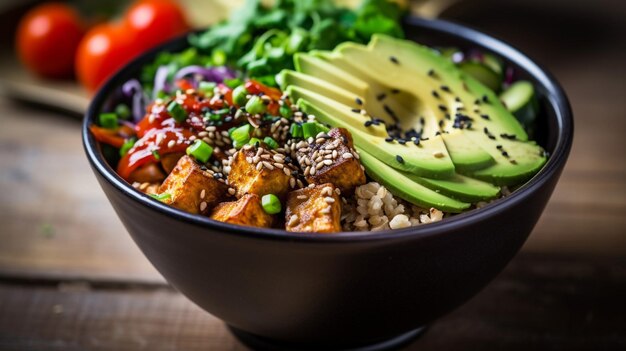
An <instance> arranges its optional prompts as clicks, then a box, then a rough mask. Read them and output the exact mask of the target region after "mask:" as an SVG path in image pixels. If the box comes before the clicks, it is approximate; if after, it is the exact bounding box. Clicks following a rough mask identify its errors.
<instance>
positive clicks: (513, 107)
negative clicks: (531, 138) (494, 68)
mask: <svg viewBox="0 0 626 351" xmlns="http://www.w3.org/2000/svg"><path fill="white" fill-rule="evenodd" d="M500 100H501V101H502V103H504V105H505V106H506V108H507V109H508V110H509V111H511V112H512V113H513V115H514V116H515V118H517V120H518V121H519V122H520V123H521V124H522V125H523V126H524V127H525V128H526V130H527V131H528V130H531V131H532V126H533V124H534V123H535V119H536V118H537V113H538V112H539V102H538V101H537V96H536V95H535V88H534V87H533V85H532V83H530V82H528V81H525V80H520V81H517V82H515V83H513V84H511V86H510V87H508V88H507V89H506V90H505V91H503V92H502V94H500Z"/></svg>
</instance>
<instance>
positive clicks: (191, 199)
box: [159, 155, 228, 214]
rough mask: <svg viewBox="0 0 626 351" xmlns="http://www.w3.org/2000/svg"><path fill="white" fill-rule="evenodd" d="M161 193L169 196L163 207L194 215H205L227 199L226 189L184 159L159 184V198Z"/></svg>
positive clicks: (214, 178) (190, 160) (190, 161)
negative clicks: (171, 207) (172, 207)
mask: <svg viewBox="0 0 626 351" xmlns="http://www.w3.org/2000/svg"><path fill="white" fill-rule="evenodd" d="M162 193H168V194H170V197H169V198H168V199H165V200H163V202H164V203H166V204H169V205H172V206H174V207H176V208H179V209H181V210H184V211H187V212H190V213H194V214H198V213H199V214H207V213H208V211H209V210H210V209H212V208H213V207H214V206H215V205H217V204H218V203H219V202H220V201H223V199H224V198H225V197H227V196H228V185H226V183H225V181H224V179H217V178H216V177H215V176H214V173H213V172H212V171H210V170H203V169H202V168H201V167H200V165H198V164H197V163H196V162H195V161H194V160H193V159H192V158H191V157H189V156H187V155H185V156H183V157H181V158H180V160H178V163H177V164H176V167H174V169H173V170H172V172H171V173H170V174H169V175H168V176H167V178H165V181H164V182H163V184H161V187H160V188H159V194H162Z"/></svg>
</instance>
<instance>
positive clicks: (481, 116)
mask: <svg viewBox="0 0 626 351" xmlns="http://www.w3.org/2000/svg"><path fill="white" fill-rule="evenodd" d="M480 118H482V119H486V120H490V118H489V115H480Z"/></svg>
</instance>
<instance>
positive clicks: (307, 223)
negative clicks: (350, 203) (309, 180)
mask: <svg viewBox="0 0 626 351" xmlns="http://www.w3.org/2000/svg"><path fill="white" fill-rule="evenodd" d="M335 189H336V188H335V186H334V185H333V184H332V183H326V184H320V185H316V186H313V187H311V186H309V187H307V188H302V189H298V190H295V191H292V192H290V193H289V194H288V195H287V210H286V212H285V229H286V230H287V231H289V232H313V233H333V232H338V231H340V230H341V223H340V221H341V203H340V201H341V200H340V198H339V195H338V194H337V192H336V191H335Z"/></svg>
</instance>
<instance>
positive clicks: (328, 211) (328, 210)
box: [320, 206, 332, 214]
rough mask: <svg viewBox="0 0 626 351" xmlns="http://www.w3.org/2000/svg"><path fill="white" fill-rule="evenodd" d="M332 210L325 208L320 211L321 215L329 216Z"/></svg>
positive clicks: (329, 207) (328, 207)
mask: <svg viewBox="0 0 626 351" xmlns="http://www.w3.org/2000/svg"><path fill="white" fill-rule="evenodd" d="M331 210H332V207H331V206H327V207H326V208H323V209H322V210H320V213H322V214H329V213H330V211H331Z"/></svg>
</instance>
